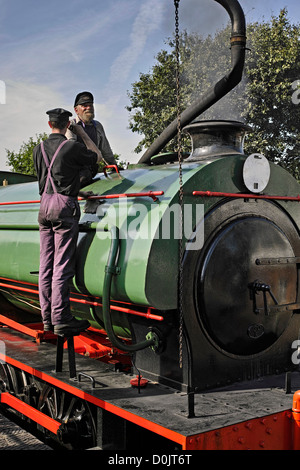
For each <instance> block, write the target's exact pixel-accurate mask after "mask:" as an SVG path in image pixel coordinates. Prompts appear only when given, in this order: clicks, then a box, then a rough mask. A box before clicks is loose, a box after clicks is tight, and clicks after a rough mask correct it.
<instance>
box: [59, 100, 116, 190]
mask: <svg viewBox="0 0 300 470" xmlns="http://www.w3.org/2000/svg"><path fill="white" fill-rule="evenodd" d="M74 111H75V113H76V115H77V116H76V119H74V120H72V121H71V124H77V125H79V126H81V127H82V129H83V130H84V131H85V133H86V134H87V135H88V136H89V138H90V139H91V140H92V142H93V143H94V144H95V146H96V147H97V148H98V149H99V150H100V151H101V154H102V157H103V159H104V161H105V162H106V163H107V164H108V165H116V164H117V162H116V160H115V157H114V154H113V152H112V149H111V147H110V144H109V142H108V139H107V137H106V134H105V131H104V128H103V125H102V124H101V122H99V121H96V120H95V119H94V118H95V109H94V96H93V95H92V93H90V92H89V91H82V92H81V93H78V95H77V96H76V98H75V101H74ZM66 137H67V138H68V139H70V140H77V141H78V142H81V143H83V140H82V139H81V137H80V136H78V135H76V133H75V132H72V131H71V130H70V129H68V130H67V132H66ZM97 173H98V165H97V164H96V165H88V164H87V165H86V166H85V168H84V169H83V170H82V171H81V187H84V186H86V185H88V184H90V183H91V180H92V178H94V176H95V175H96V174H97Z"/></svg>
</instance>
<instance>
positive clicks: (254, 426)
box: [0, 328, 300, 450]
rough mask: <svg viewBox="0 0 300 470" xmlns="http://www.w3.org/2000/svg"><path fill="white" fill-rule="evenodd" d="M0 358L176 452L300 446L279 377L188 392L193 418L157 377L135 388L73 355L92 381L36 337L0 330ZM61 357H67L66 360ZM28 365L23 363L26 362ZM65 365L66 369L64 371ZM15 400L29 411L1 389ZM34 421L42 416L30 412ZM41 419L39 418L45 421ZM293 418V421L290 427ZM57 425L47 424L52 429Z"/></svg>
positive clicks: (296, 378)
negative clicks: (74, 374)
mask: <svg viewBox="0 0 300 470" xmlns="http://www.w3.org/2000/svg"><path fill="white" fill-rule="evenodd" d="M0 340H1V346H4V347H1V354H0V360H2V361H5V363H7V364H9V365H10V366H12V367H14V368H17V369H19V370H21V371H24V372H25V373H28V374H30V375H31V376H33V377H35V378H36V379H37V380H39V381H43V382H44V383H46V384H48V385H50V386H53V387H55V388H58V389H60V390H62V391H64V392H67V393H70V394H72V395H73V396H75V397H78V398H80V399H82V400H85V401H86V402H88V403H89V404H90V405H94V406H96V407H97V408H99V409H101V410H102V413H107V414H108V415H110V416H111V415H114V416H115V417H116V418H118V419H121V420H122V422H124V423H127V422H129V423H133V424H135V425H136V426H137V427H138V428H139V429H141V431H142V429H144V430H147V431H150V432H151V433H152V434H156V435H158V436H160V438H163V439H166V440H167V441H168V442H171V441H172V442H173V444H174V445H176V446H177V447H178V446H180V447H181V449H182V450H193V449H194V450H197V449H199V450H201V449H224V450H229V449H240V450H243V449H253V450H255V449H262V448H264V449H274V450H276V449H278V450H288V449H292V448H294V449H295V448H297V449H300V438H299V439H298V438H297V440H296V442H295V439H294V437H293V436H295V435H297V436H299V433H295V426H298V424H297V423H298V421H295V420H296V418H294V415H293V413H292V395H291V394H287V393H286V391H285V390H284V381H285V375H284V374H283V375H281V376H277V377H273V378H268V379H265V378H262V379H261V380H258V381H256V382H255V383H249V384H248V385H246V384H239V385H238V386H235V387H232V386H231V387H229V388H227V389H220V390H212V391H209V392H207V393H205V392H203V393H200V394H197V395H196V396H195V417H194V418H192V419H189V418H188V417H187V395H186V394H185V393H178V391H174V390H172V389H170V388H167V387H165V386H162V385H160V384H158V383H153V382H149V383H148V384H147V386H146V387H145V388H143V389H141V390H140V391H137V389H135V388H133V387H132V386H131V384H130V380H131V379H132V376H130V375H128V374H123V373H120V372H118V373H117V372H115V371H114V370H113V369H112V368H109V367H108V366H107V364H104V363H102V362H100V361H96V360H94V359H90V358H88V357H83V356H79V355H78V357H77V356H76V363H77V369H78V370H80V371H83V372H85V373H87V375H90V376H93V378H94V383H93V384H91V383H90V382H88V381H86V382H85V381H81V382H80V381H78V380H74V379H70V377H69V374H68V370H67V367H64V369H63V372H59V373H56V372H55V371H53V369H54V368H55V354H56V347H55V346H54V345H53V344H49V343H40V344H38V343H36V342H33V341H32V339H30V338H28V337H25V335H23V334H21V333H19V332H16V331H10V330H8V329H7V328H5V329H2V330H1V331H0ZM65 362H66V361H65ZM29 364H30V365H29ZM65 369H66V370H65ZM291 375H292V376H293V380H292V388H293V393H294V392H295V391H297V390H299V389H300V375H299V373H298V372H295V373H291ZM5 402H7V403H8V404H9V406H12V405H15V406H18V410H19V411H20V412H21V413H23V411H24V414H26V413H29V414H31V415H34V411H33V410H31V409H29V408H27V407H26V406H24V410H23V411H22V403H19V402H16V401H15V400H14V399H13V398H10V397H8V395H5V394H4V395H3V396H2V403H5ZM37 416H38V418H36V419H39V420H43V419H44V418H43V417H42V416H40V415H39V414H38V415H37ZM47 421H48V420H47V418H46V419H45V422H46V423H47ZM295 423H296V425H295ZM58 425H59V423H57V422H56V423H52V422H49V426H54V430H57V429H58V430H59V429H60V428H59V427H58Z"/></svg>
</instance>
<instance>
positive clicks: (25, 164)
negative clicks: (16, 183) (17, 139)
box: [6, 132, 48, 175]
mask: <svg viewBox="0 0 300 470" xmlns="http://www.w3.org/2000/svg"><path fill="white" fill-rule="evenodd" d="M47 138H48V134H46V133H45V132H44V133H43V134H38V135H37V134H36V137H35V140H34V139H33V138H32V137H30V139H29V141H28V142H27V143H25V142H23V144H22V146H21V148H20V150H19V152H12V151H11V150H8V149H6V154H7V165H8V166H11V167H12V171H14V172H16V173H23V174H25V175H36V173H35V169H34V164H33V159H32V152H33V149H34V147H35V146H36V145H38V144H39V143H40V142H42V141H43V140H46V139H47Z"/></svg>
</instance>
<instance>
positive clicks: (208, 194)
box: [193, 191, 300, 202]
mask: <svg viewBox="0 0 300 470" xmlns="http://www.w3.org/2000/svg"><path fill="white" fill-rule="evenodd" d="M193 196H206V197H239V198H242V199H275V200H276V199H277V200H282V201H298V202H300V196H299V194H298V196H295V197H292V196H266V195H262V194H260V195H258V194H239V193H220V192H216V191H193Z"/></svg>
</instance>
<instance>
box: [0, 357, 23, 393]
mask: <svg viewBox="0 0 300 470" xmlns="http://www.w3.org/2000/svg"><path fill="white" fill-rule="evenodd" d="M18 389H19V387H18V380H17V375H16V372H15V370H14V368H13V367H11V366H10V365H9V364H6V363H2V362H0V391H1V392H10V393H13V394H17V393H18V391H19V390H18Z"/></svg>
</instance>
